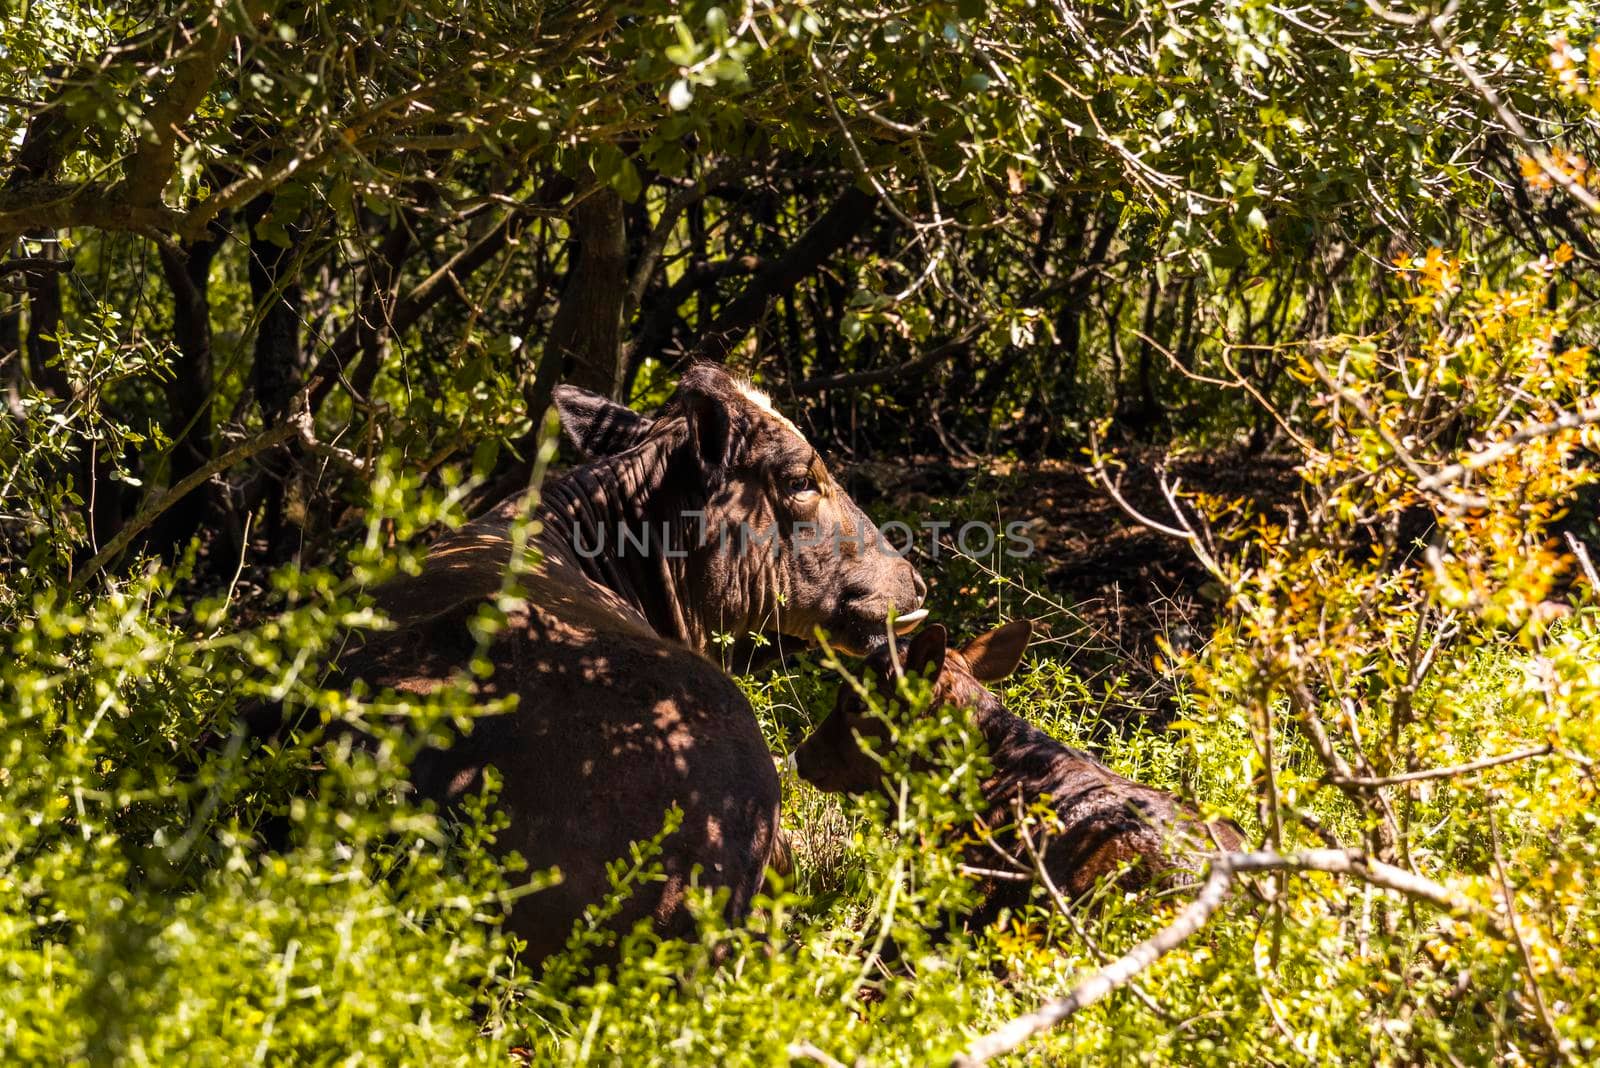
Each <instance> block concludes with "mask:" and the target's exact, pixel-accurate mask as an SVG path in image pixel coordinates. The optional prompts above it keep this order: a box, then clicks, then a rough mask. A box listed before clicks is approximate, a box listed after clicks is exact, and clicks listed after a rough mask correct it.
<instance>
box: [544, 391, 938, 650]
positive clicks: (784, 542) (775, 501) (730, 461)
mask: <svg viewBox="0 0 1600 1068" xmlns="http://www.w3.org/2000/svg"><path fill="white" fill-rule="evenodd" d="M555 400H556V405H557V407H558V409H559V410H560V413H561V417H562V425H563V428H564V430H565V432H566V434H567V436H568V438H569V439H570V440H571V441H572V442H573V443H574V444H575V445H576V446H577V447H578V449H579V450H580V451H581V452H582V453H584V455H585V456H587V457H589V458H590V459H591V461H607V462H610V463H613V464H615V465H617V466H618V470H621V471H622V472H623V474H622V475H621V476H619V477H620V484H619V491H620V492H623V493H627V494H631V495H633V496H634V497H635V498H636V499H637V500H638V501H639V502H640V504H639V508H640V509H641V512H640V516H641V518H642V520H643V523H644V526H645V528H646V531H647V532H650V531H652V530H660V531H666V532H670V533H669V535H668V541H670V542H672V543H673V544H672V545H671V548H672V550H673V551H672V552H669V553H666V554H664V555H665V556H666V557H667V559H665V560H663V561H662V567H663V576H664V577H663V578H662V580H661V585H662V586H663V587H664V589H663V590H662V591H660V592H661V593H662V595H663V596H664V597H665V598H666V600H667V601H668V605H667V609H668V614H669V616H670V620H671V624H672V625H671V626H670V627H669V628H668V629H671V630H676V631H678V632H680V633H679V636H680V637H682V638H684V639H685V640H686V641H688V642H689V643H690V644H692V645H695V646H696V647H698V648H700V649H702V650H705V651H709V650H710V649H711V648H712V647H713V644H714V642H715V641H716V639H717V636H718V635H724V634H726V635H732V636H734V637H736V638H743V637H744V636H745V635H746V634H747V633H761V632H765V633H775V634H785V635H790V636H793V637H797V638H805V639H809V638H811V637H813V635H814V632H815V630H816V628H818V627H820V628H822V629H823V630H825V631H826V632H827V633H828V635H829V636H830V638H831V640H832V641H833V642H834V643H836V644H837V645H839V646H840V647H842V648H844V649H846V650H847V651H851V652H856V653H863V652H866V651H867V650H868V649H870V648H871V647H873V646H874V645H876V644H880V643H883V642H886V641H887V639H888V635H889V631H890V630H891V629H892V630H893V631H894V632H895V633H899V634H905V633H908V632H909V631H911V630H912V629H914V628H915V627H916V625H917V624H918V623H919V622H921V620H922V618H923V617H924V616H926V614H927V611H926V610H925V609H923V608H922V607H921V604H922V598H923V595H924V594H925V592H926V586H925V585H924V584H923V581H922V579H921V577H920V576H919V575H918V574H917V573H916V570H915V569H914V568H913V567H912V566H911V564H910V563H909V562H908V561H906V560H905V559H903V558H902V557H901V556H900V555H899V554H898V553H897V552H895V551H894V550H893V548H892V547H890V546H889V545H888V544H887V542H886V541H885V539H883V538H882V537H881V536H880V535H879V532H878V530H877V528H876V527H874V526H873V525H872V523H871V521H870V520H868V519H867V517H866V516H865V515H863V514H862V512H861V509H860V508H858V507H857V506H856V504H855V502H854V501H853V500H851V499H850V497H849V495H848V494H846V493H845V491H844V489H843V487H841V486H840V485H839V483H838V482H836V481H835V480H834V478H833V476H832V475H831V474H829V472H828V469H827V467H826V466H825V465H824V464H823V462H822V460H821V458H820V457H819V456H818V455H817V451H816V449H814V448H813V447H812V446H811V445H810V443H809V442H807V441H806V439H805V437H804V436H803V435H802V434H801V433H800V431H799V429H798V428H796V426H795V425H794V424H793V423H792V422H790V421H789V420H788V419H786V418H785V417H784V416H782V415H781V414H779V413H778V411H777V410H776V409H775V408H773V406H772V403H771V402H770V401H769V400H768V398H767V396H766V395H765V394H764V393H762V392H760V391H759V390H757V389H755V388H754V387H753V386H751V385H749V384H748V383H746V382H743V381H741V380H739V379H736V378H734V377H733V376H732V375H730V374H728V373H727V372H726V371H724V370H723V369H722V368H721V367H718V366H715V365H710V364H701V365H698V366H696V367H693V368H691V369H690V370H689V371H687V372H685V374H684V375H683V377H682V379H681V380H680V381H679V383H678V388H677V391H676V392H675V393H674V395H673V397H672V399H671V400H670V401H669V402H668V404H667V405H666V407H665V408H664V409H663V411H662V413H661V414H660V415H659V416H658V417H657V418H655V419H649V418H646V417H645V416H642V415H639V414H638V413H636V412H633V411H631V410H629V409H627V408H624V407H622V406H621V405H618V404H614V403H612V402H611V401H609V400H606V399H604V398H602V397H598V396H596V395H594V394H592V393H587V392H585V391H583V390H579V389H576V388H574V387H562V388H560V389H558V390H557V391H556V395H555Z"/></svg>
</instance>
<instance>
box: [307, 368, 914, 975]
mask: <svg viewBox="0 0 1600 1068" xmlns="http://www.w3.org/2000/svg"><path fill="white" fill-rule="evenodd" d="M557 404H558V407H559V409H560V411H561V414H562V421H563V426H564V429H565V431H566V433H567V434H568V436H569V437H570V438H571V439H572V440H573V441H574V442H575V443H576V444H577V445H578V447H579V448H580V450H581V451H583V452H584V454H585V455H586V456H588V457H590V460H589V462H588V463H586V464H584V465H582V466H580V467H577V468H575V469H574V470H572V471H571V472H569V473H568V474H566V475H564V476H563V477H561V478H558V479H555V480H554V481H552V482H551V483H549V484H547V485H546V486H545V487H544V488H543V491H542V497H541V500H540V502H539V504H538V506H537V510H536V512H535V517H536V519H537V521H538V527H537V532H536V533H535V534H534V535H533V537H532V544H533V546H534V547H535V548H536V549H537V550H538V552H539V554H540V557H541V559H540V562H539V563H538V564H537V565H536V566H535V567H534V568H533V569H532V570H531V571H529V572H528V573H526V574H524V575H522V576H521V577H520V578H519V579H518V580H517V581H518V583H519V587H518V588H519V592H520V596H521V598H522V606H521V607H519V608H517V609H515V610H514V611H512V612H511V614H510V618H509V620H508V621H507V625H506V627H505V628H504V630H503V631H502V632H501V633H500V634H499V635H498V636H497V637H496V638H495V639H494V641H493V643H492V645H491V646H490V648H489V650H488V658H489V660H490V661H491V663H492V664H493V671H492V673H491V674H490V675H489V676H488V677H486V678H482V679H475V680H472V681H471V683H470V685H471V686H472V687H473V689H474V691H475V692H476V693H477V694H480V695H482V696H483V697H484V698H485V699H489V698H494V697H500V696H505V695H516V697H517V698H518V704H517V707H516V709H515V711H514V712H511V713H508V714H506V715H502V716H490V717H484V718H483V719H481V720H479V721H477V722H476V724H475V725H474V727H473V729H472V730H471V731H470V732H468V733H465V734H463V735H462V736H461V737H459V738H458V739H457V740H456V741H455V742H454V744H453V745H451V746H450V747H449V748H448V749H442V750H429V751H427V752H425V753H424V754H423V756H422V757H421V758H420V759H419V760H418V761H417V762H416V764H415V765H414V766H413V769H412V776H413V780H414V784H415V786H416V789H417V790H418V792H419V793H420V794H421V795H422V796H424V797H428V798H433V799H436V800H438V801H440V802H442V803H444V804H446V805H448V804H450V803H451V802H453V801H454V800H456V799H458V798H460V797H461V796H462V795H463V794H466V793H469V792H472V791H474V790H476V788H477V787H478V785H479V783H480V782H481V777H482V774H483V771H484V769H485V768H486V767H490V766H492V767H494V768H495V769H497V770H498V771H499V773H500V776H501V778H502V780H503V786H502V788H501V792H500V797H499V804H500V807H501V809H502V811H504V812H505V813H506V814H507V815H508V816H509V818H510V826H509V828H508V829H506V830H505V831H503V832H501V834H500V836H499V846H500V847H501V848H503V849H506V850H512V849H514V850H516V851H518V852H519V853H521V854H522V856H523V857H525V858H526V859H527V861H528V862H529V864H530V865H531V867H532V868H533V869H536V870H537V869H542V868H548V867H559V868H560V869H561V871H562V875H563V881H562V883H561V884H560V885H559V886H558V887H556V888H554V889H551V890H548V891H545V892H542V893H539V894H535V895H533V896H531V897H528V898H525V899H523V900H522V901H520V902H519V903H518V904H517V905H516V907H515V909H514V910H513V913H512V915H511V918H510V929H511V930H512V931H514V932H515V933H516V934H517V935H518V936H520V937H521V938H523V939H526V941H527V943H528V950H527V955H528V956H529V958H531V959H533V960H541V959H543V958H544V957H546V956H548V955H549V954H550V953H552V952H554V951H555V950H556V949H558V948H560V946H561V945H562V944H563V942H564V940H565V939H566V937H567V935H568V933H569V932H570V931H571V929H572V925H573V922H574V921H575V920H576V919H577V918H578V917H579V916H580V915H581V913H582V911H583V910H584V909H585V908H586V907H587V906H589V905H592V904H594V903H596V902H598V901H599V900H600V899H601V898H602V897H603V896H604V894H605V892H606V890H607V887H608V883H607V878H606V872H605V866H606V863H607V862H608V861H612V860H614V859H617V858H618V857H621V856H625V855H626V851H627V846H628V844H629V843H630V842H635V841H639V840H642V839H647V838H650V837H652V836H653V835H655V834H657V833H658V832H659V831H660V829H661V826H662V821H663V819H664V817H665V815H666V813H667V811H668V809H669V808H670V807H671V806H673V805H677V806H678V807H679V808H681V809H682V811H683V822H682V825H681V827H680V828H679V830H678V831H677V832H676V833H674V834H673V835H671V836H670V837H669V838H667V839H666V841H665V843H664V845H663V850H662V854H661V856H660V858H659V862H660V863H661V865H662V866H663V868H664V873H665V879H664V881H662V882H655V883H651V884H648V886H647V888H646V889H644V890H641V891H640V892H639V893H638V894H636V895H635V897H634V898H633V899H632V900H631V901H630V902H629V903H628V905H627V907H626V908H625V909H624V910H623V912H622V914H621V915H620V916H618V917H617V918H616V919H615V921H614V925H615V926H616V927H618V928H620V929H627V928H630V927H631V926H632V925H633V924H634V923H635V922H636V921H637V920H639V919H642V918H644V917H651V918H653V920H654V923H655V925H656V928H657V929H658V930H659V931H661V932H662V933H663V934H682V933H686V932H687V931H688V929H689V927H690V922H691V921H690V917H689V916H688V915H687V913H686V910H685V908H684V906H683V901H684V892H685V890H686V889H687V888H688V886H689V885H690V883H691V880H692V879H693V878H695V874H694V873H695V871H696V870H698V871H699V875H698V878H699V881H700V883H701V885H705V886H709V887H713V888H726V889H727V890H728V891H729V899H728V913H729V915H730V916H731V917H733V918H738V917H741V916H743V915H744V913H745V912H747V911H748V908H749V903H750V899H751V896H752V894H753V893H754V892H755V891H756V889H757V888H758V887H759V885H760V882H761V878H762V874H763V872H764V869H765V867H766V864H767V862H768V858H769V857H770V856H771V854H772V850H773V843H774V838H775V835H776V830H777V807H778V799H779V794H778V780H777V775H776V772H775V770H774V768H773V762H772V758H771V756H770V755H769V753H768V751H767V748H766V745H765V743H764V741H763V740H762V737H761V732H760V729H759V727H758V724H757V723H756V720H755V716H754V715H753V713H752V711H751V709H750V705H749V702H748V701H746V699H745V697H744V695H743V694H742V693H741V692H740V690H739V689H738V687H737V686H736V685H735V684H734V683H733V681H732V680H731V679H729V678H728V676H727V675H726V674H725V673H724V672H723V671H722V670H721V669H720V668H719V667H718V666H717V664H715V663H713V661H712V660H711V659H710V656H712V655H716V654H717V653H718V651H719V650H718V636H719V635H732V636H735V637H736V638H739V639H746V637H747V636H748V635H749V634H752V633H759V634H765V635H787V636H790V637H791V638H809V637H811V636H812V635H813V633H814V628H817V627H821V628H823V629H824V630H825V631H827V632H828V633H829V634H830V635H832V638H833V640H834V641H835V642H837V643H839V644H842V645H843V646H845V647H846V648H851V649H858V650H865V649H866V648H867V647H868V646H869V645H871V644H873V643H874V641H875V640H876V641H880V642H881V641H886V640H888V629H889V628H891V627H894V628H895V629H898V630H899V631H900V632H902V633H903V632H905V631H906V630H908V629H910V628H911V627H914V626H915V625H916V623H917V622H918V621H919V620H920V619H921V618H922V616H923V615H925V614H926V613H925V611H923V610H920V609H919V606H920V604H921V601H922V596H923V593H924V587H923V584H922V580H921V579H920V578H919V577H918V576H917V574H916V572H915V571H914V569H913V568H912V567H911V565H910V564H909V563H907V562H906V561H905V560H903V559H901V558H900V557H899V556H897V555H896V554H895V553H893V552H892V551H891V550H889V549H888V548H887V546H886V545H885V544H883V543H882V542H881V540H879V539H877V538H876V537H875V535H876V530H875V528H872V527H871V525H870V523H869V522H868V520H867V518H866V516H864V515H863V514H862V513H861V511H860V510H859V509H858V508H857V507H856V506H855V504H854V502H852V501H851V500H850V498H849V497H848V496H847V495H846V494H845V493H844V491H843V490H842V489H841V488H840V487H839V485H838V483H836V482H835V481H834V480H833V479H832V477H830V475H829V474H828V471H827V469H826V468H825V467H824V466H823V464H822V462H821V460H820V459H819V458H818V456H817V453H816V451H815V450H814V449H813V448H812V447H811V446H810V445H809V444H807V443H806V441H805V439H804V438H803V437H802V436H801V434H800V433H799V431H798V430H796V429H795V427H794V425H793V424H792V423H791V422H789V420H787V419H785V418H784V417H783V416H781V415H779V414H778V413H777V412H776V411H774V410H773V408H772V406H771V404H770V403H769V402H768V400H767V398H766V397H765V396H764V395H763V394H761V393H760V392H758V391H757V390H755V389H753V388H751V387H750V386H748V385H746V384H744V383H742V382H740V381H738V380H736V379H734V378H733V377H731V376H730V375H728V374H727V373H726V372H725V371H723V370H722V369H720V368H717V367H711V366H699V367H695V368H692V369H691V370H690V371H688V372H687V373H685V375H684V376H683V378H682V380H681V381H680V382H679V385H678V389H677V391H676V393H675V394H674V396H673V398H672V399H671V401H670V402H669V403H668V404H667V405H666V407H665V409H664V410H663V412H662V413H661V414H660V416H659V417H658V418H656V419H654V420H650V419H646V418H645V417H643V416H640V415H638V414H636V413H634V412H632V411H630V410H628V409H627V408H624V407H622V406H620V405H617V404H613V403H611V402H610V401H607V400H605V399H603V398H601V397H597V396H594V395H592V394H588V393H584V392H583V391H581V390H573V389H562V390H561V391H559V393H558V396H557ZM523 507H524V505H523V502H522V501H521V500H517V499H514V500H510V501H507V502H505V503H504V504H502V505H501V506H499V507H497V508H496V509H494V510H493V511H492V512H491V513H490V514H488V515H486V516H484V517H482V518H480V519H478V520H475V521H473V522H472V523H469V524H467V525H466V526H464V527H462V528H461V529H459V530H457V531H456V532H454V533H453V534H451V535H449V536H447V537H445V538H443V539H441V540H440V542H439V543H438V544H437V545H436V546H435V548H434V550H433V551H432V553H431V554H430V555H429V557H428V559H427V561H426V563H425V565H424V567H423V570H422V572H421V573H420V574H418V575H416V576H414V577H409V578H405V579H401V580H398V581H395V582H392V583H390V584H388V585H386V586H385V587H384V588H382V589H380V590H377V591H376V592H375V597H376V600H377V602H378V604H379V606H380V607H381V608H382V609H383V610H384V611H385V612H386V614H388V615H389V616H390V617H391V618H392V619H393V620H394V621H395V622H396V627H395V629H393V630H390V631H386V632H379V633H375V634H371V635H369V636H368V637H367V638H366V641H365V644H364V645H362V646H361V647H360V648H359V649H357V650H355V651H354V652H353V653H351V654H349V655H347V656H345V657H343V658H342V659H341V661H340V664H339V669H340V671H341V673H342V674H343V675H344V676H345V677H346V678H348V679H357V678H359V679H362V680H365V681H366V682H367V683H368V684H369V685H371V686H377V687H389V688H393V689H394V690H397V691H401V692H411V693H418V694H423V693H428V692H431V691H433V690H435V689H437V688H438V687H440V686H442V685H443V684H444V683H445V682H446V680H449V679H451V678H457V677H459V678H466V677H467V676H468V672H467V667H468V663H469V661H470V659H471V657H472V655H473V652H474V650H475V643H474V639H473V637H472V635H471V632H470V630H469V623H470V622H471V621H472V620H473V618H474V616H475V615H476V614H477V613H478V611H479V609H480V608H481V606H482V605H483V604H484V602H485V600H486V599H487V598H491V597H493V596H495V595H496V594H497V593H498V592H499V591H500V589H501V586H502V583H503V581H504V576H505V574H506V572H507V565H508V564H509V563H510V561H511V554H512V550H513V539H512V531H513V528H514V526H513V525H514V522H515V520H516V519H517V517H518V516H519V515H520V514H521V513H522V511H523Z"/></svg>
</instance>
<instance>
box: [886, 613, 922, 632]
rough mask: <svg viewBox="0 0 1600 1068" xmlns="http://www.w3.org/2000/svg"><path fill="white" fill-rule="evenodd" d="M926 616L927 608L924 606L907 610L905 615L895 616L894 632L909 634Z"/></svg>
mask: <svg viewBox="0 0 1600 1068" xmlns="http://www.w3.org/2000/svg"><path fill="white" fill-rule="evenodd" d="M927 618H928V610H927V609H926V608H919V609H917V610H916V611H915V612H907V613H906V614H905V615H902V616H896V617H895V621H894V632H895V633H896V634H910V633H911V632H912V631H914V630H916V629H917V625H918V624H919V623H921V622H922V621H923V620H924V619H927Z"/></svg>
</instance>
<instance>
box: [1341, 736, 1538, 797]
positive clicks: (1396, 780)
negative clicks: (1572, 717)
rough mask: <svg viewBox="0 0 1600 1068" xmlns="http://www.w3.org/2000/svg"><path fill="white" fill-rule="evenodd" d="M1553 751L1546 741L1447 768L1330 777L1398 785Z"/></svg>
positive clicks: (1363, 784) (1354, 783)
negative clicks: (1541, 743)
mask: <svg viewBox="0 0 1600 1068" xmlns="http://www.w3.org/2000/svg"><path fill="white" fill-rule="evenodd" d="M1554 752H1555V747H1554V746H1552V745H1550V744H1549V743H1548V742H1546V743H1545V744H1544V745H1536V746H1532V747H1530V748H1528V749H1518V750H1517V751H1516V752H1513V753H1502V754H1500V755H1499V756H1492V757H1484V758H1483V759H1482V760H1474V761H1472V762H1471V763H1468V764H1456V765H1453V766H1451V767H1448V768H1428V769H1426V770H1423V771H1408V772H1405V773H1404V774H1401V775H1385V776H1382V777H1380V778H1371V779H1363V778H1358V777H1349V776H1340V775H1335V776H1333V777H1332V781H1333V782H1334V783H1335V784H1336V785H1338V786H1357V787H1362V788H1364V789H1365V788H1371V787H1377V786H1399V785H1400V784H1401V783H1407V782H1424V781H1426V780H1428V779H1450V778H1454V777H1455V776H1457V775H1470V774H1472V773H1473V772H1475V771H1483V770H1484V769H1486V768H1496V767H1499V766H1500V765H1501V764H1511V763H1515V762H1516V761H1518V760H1530V759H1532V758H1534V757H1543V756H1550V755H1551V754H1552V753H1554Z"/></svg>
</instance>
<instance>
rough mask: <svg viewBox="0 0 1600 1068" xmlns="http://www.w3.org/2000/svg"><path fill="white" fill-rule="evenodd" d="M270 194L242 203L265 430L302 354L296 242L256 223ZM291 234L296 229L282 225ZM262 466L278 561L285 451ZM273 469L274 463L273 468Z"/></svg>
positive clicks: (295, 381) (295, 383) (285, 402)
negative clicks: (274, 236) (280, 240)
mask: <svg viewBox="0 0 1600 1068" xmlns="http://www.w3.org/2000/svg"><path fill="white" fill-rule="evenodd" d="M272 200H273V198H272V195H271V194H270V193H269V194H264V195H262V196H259V197H257V198H255V199H254V200H252V201H251V202H250V203H249V204H248V205H247V206H246V207H245V219H246V222H247V224H248V225H249V228H250V270H249V274H250V299H251V301H252V302H253V303H254V305H255V307H256V309H257V310H258V313H259V314H260V316H261V321H260V323H259V324H258V325H257V327H256V342H255V353H254V361H253V362H252V363H251V365H250V378H251V383H252V385H253V386H254V387H255V393H256V405H257V407H258V408H259V409H260V410H261V422H262V425H263V426H264V427H266V428H267V429H269V430H270V429H272V428H274V427H276V426H278V425H279V424H281V423H282V422H283V421H284V419H285V418H287V417H288V414H289V404H290V402H291V401H292V400H293V399H294V396H295V393H296V392H297V391H298V390H299V388H300V381H301V375H302V373H303V371H304V368H305V364H304V356H303V354H302V353H301V351H300V306H301V295H300V283H299V280H298V278H297V271H298V269H299V265H298V263H297V258H298V256H297V252H298V250H297V249H296V248H295V244H296V242H295V241H293V240H291V242H290V244H289V245H288V246H287V247H286V246H283V245H279V244H276V243H275V242H273V241H270V240H268V238H267V237H266V236H265V234H264V232H263V228H262V226H261V223H262V221H263V220H264V219H265V218H266V217H267V213H268V212H269V211H270V210H271V208H272ZM286 229H287V230H288V231H289V233H291V234H295V233H296V230H295V229H294V228H292V227H286ZM262 459H263V461H264V466H265V467H266V469H267V473H266V475H265V479H264V482H263V483H262V486H261V488H262V491H263V493H264V495H265V499H266V506H267V514H266V536H267V546H268V548H267V555H268V557H269V558H270V559H273V560H282V559H283V558H284V555H285V549H286V540H285V537H284V534H285V531H284V513H285V506H286V504H287V502H286V501H285V499H284V498H285V496H286V494H287V491H288V482H287V471H286V468H287V466H288V463H289V458H288V455H287V450H284V449H276V450H273V452H272V453H271V454H269V455H268V456H265V457H263V458H262ZM274 468H277V469H276V470H275V469H274Z"/></svg>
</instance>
